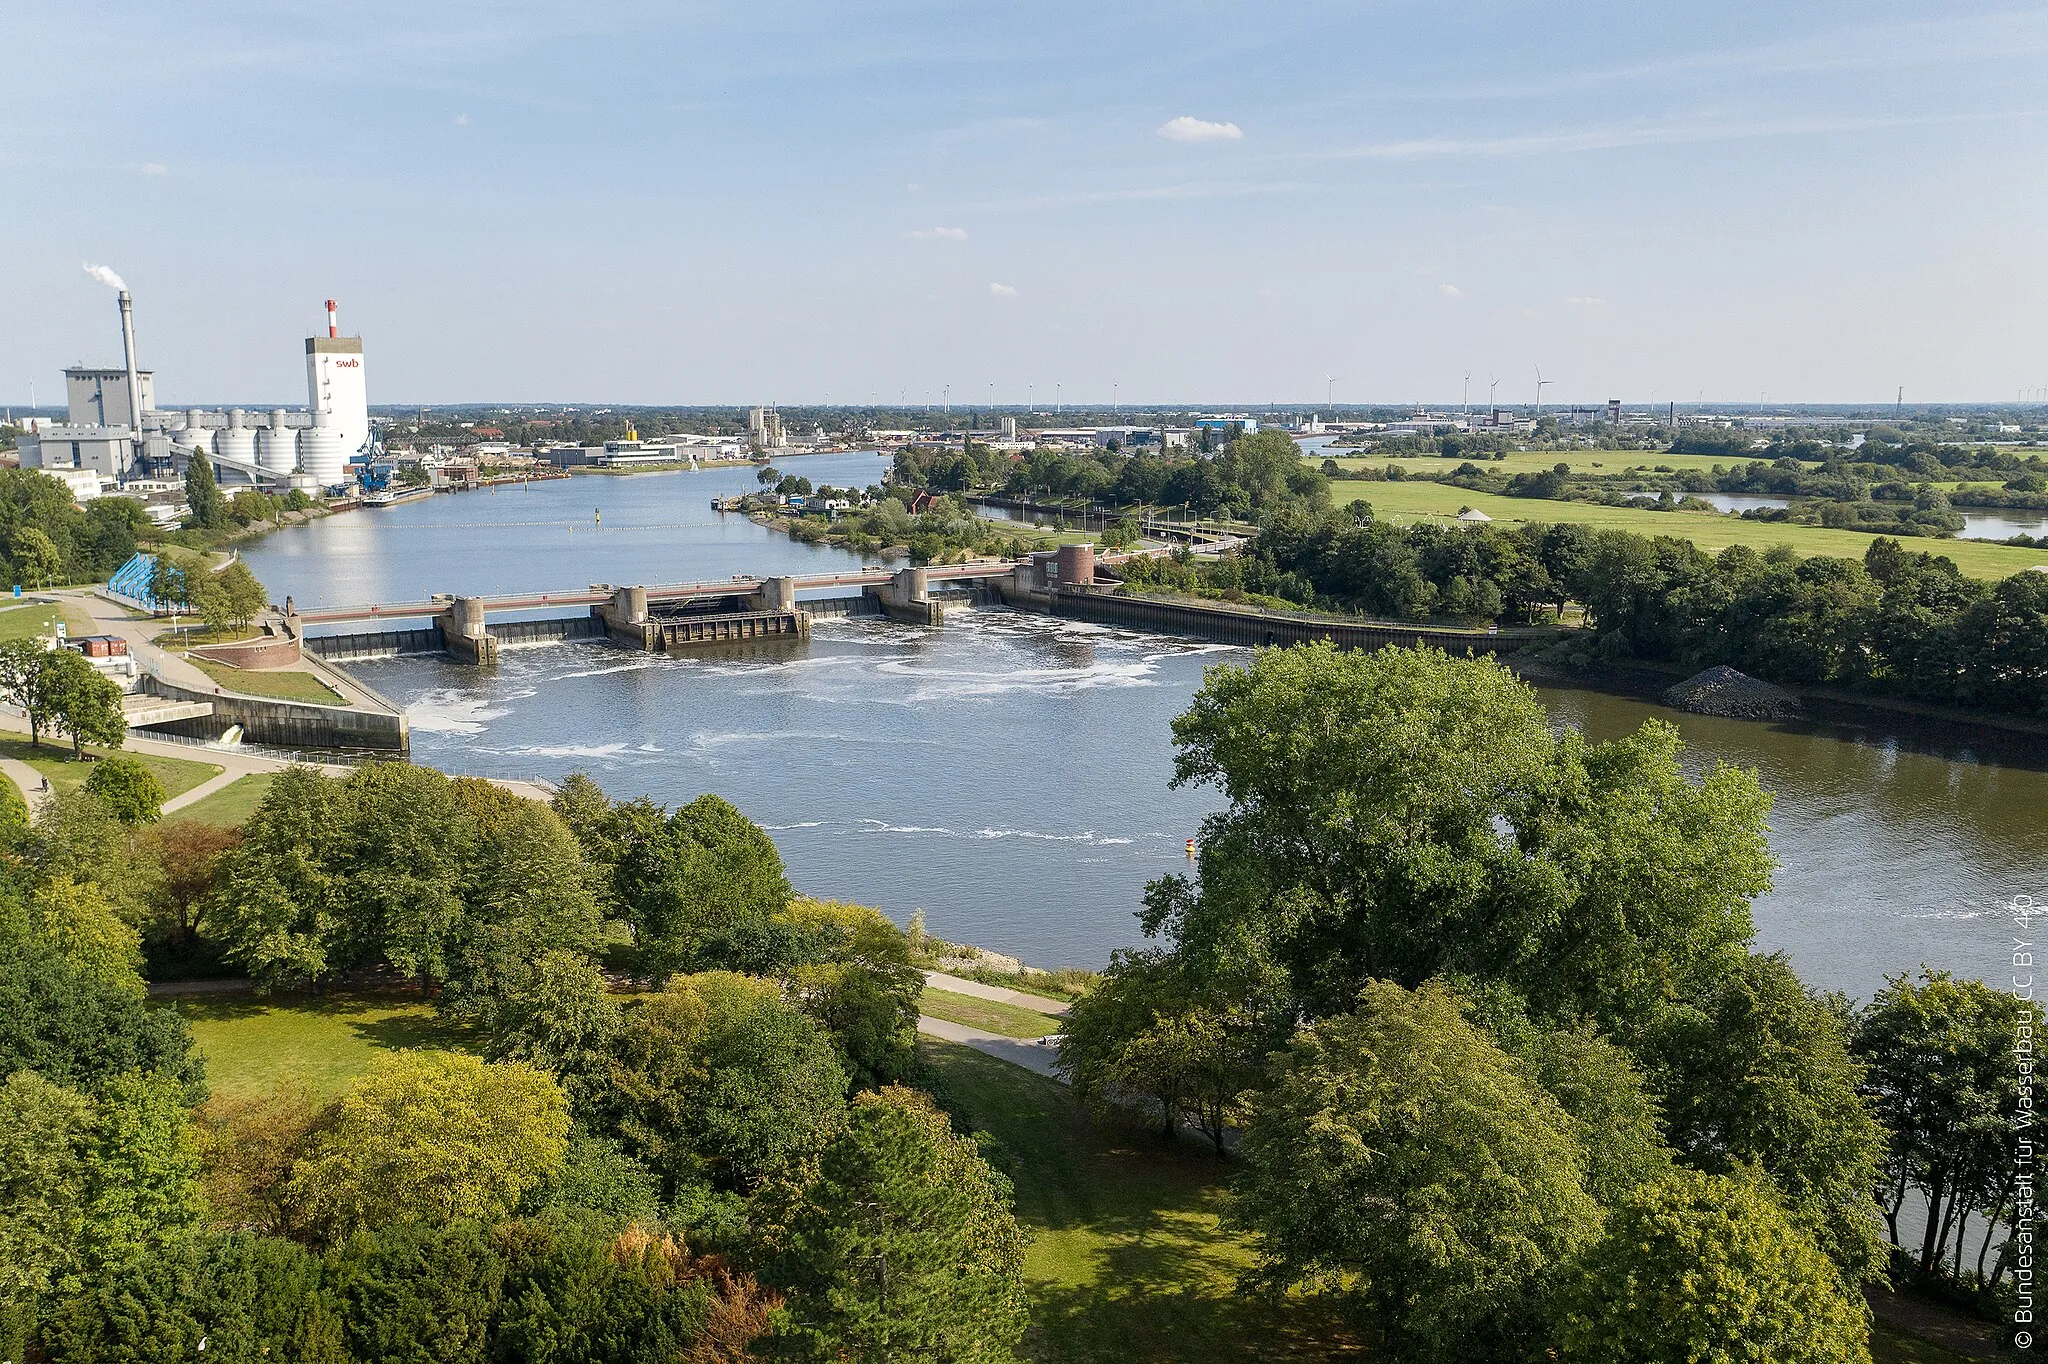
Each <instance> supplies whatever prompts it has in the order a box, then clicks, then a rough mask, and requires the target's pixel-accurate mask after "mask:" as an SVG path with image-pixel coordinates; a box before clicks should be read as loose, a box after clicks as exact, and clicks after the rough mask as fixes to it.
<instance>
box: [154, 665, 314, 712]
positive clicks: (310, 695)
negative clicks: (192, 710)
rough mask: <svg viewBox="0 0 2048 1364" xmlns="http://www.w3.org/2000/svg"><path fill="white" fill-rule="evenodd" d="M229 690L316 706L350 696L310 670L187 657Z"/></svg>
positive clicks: (200, 669)
mask: <svg viewBox="0 0 2048 1364" xmlns="http://www.w3.org/2000/svg"><path fill="white" fill-rule="evenodd" d="M185 661H186V662H187V663H190V664H191V665H192V666H193V667H195V668H197V669H199V671H201V672H203V673H205V674H206V675H207V676H208V677H210V678H212V679H213V680H214V681H216V682H218V683H220V684H221V685H222V686H223V687H226V688H227V689H228V690H229V691H238V692H240V693H242V694H243V695H244V696H274V697H276V698H277V699H278V700H280V701H304V702H306V703H307V704H309V705H314V706H345V705H347V704H348V698H346V697H344V696H343V695H342V694H341V693H340V692H338V691H336V690H335V689H334V688H332V687H330V686H328V685H327V684H326V683H325V682H322V681H321V680H320V679H319V678H317V677H315V676H313V674H311V673H302V672H298V671H296V670H294V669H290V668H282V669H277V670H274V671H273V670H264V671H261V672H257V671H253V670H251V669H248V668H236V667H231V666H229V665H228V664H226V663H216V662H214V661H213V660H212V659H209V658H192V657H189V656H188V657H187V658H186V660H185Z"/></svg>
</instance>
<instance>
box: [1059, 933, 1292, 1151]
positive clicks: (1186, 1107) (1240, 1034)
mask: <svg viewBox="0 0 2048 1364" xmlns="http://www.w3.org/2000/svg"><path fill="white" fill-rule="evenodd" d="M1276 1022H1277V1018H1276V1011H1275V1010H1274V1008H1273V1007H1272V1002H1271V1001H1270V1000H1267V999H1263V998H1260V997H1258V992H1257V991H1255V990H1254V989H1253V988H1250V987H1249V986H1248V985H1247V984H1246V983H1245V982H1244V981H1242V980H1241V979H1231V978H1219V977H1212V976H1207V975H1205V974H1204V973H1202V972H1200V971H1198V970H1196V969H1194V968H1192V967H1191V966H1190V965H1189V963H1188V962H1187V961H1186V960H1185V959H1184V958H1182V957H1180V956H1177V955H1174V954H1171V953H1167V952H1161V951H1156V950H1154V951H1146V952H1124V951H1119V952H1117V953H1115V954H1114V955H1113V956H1112V957H1111V958H1110V964H1109V969H1108V970H1107V971H1105V972H1103V974H1102V978H1101V980H1100V981H1098V982H1097V984H1096V986H1095V988H1094V989H1092V990H1090V991H1089V992H1088V993H1087V994H1086V995H1083V996H1082V997H1081V998H1080V999H1078V1000H1076V1001H1075V1002H1074V1003H1073V1004H1072V1005H1071V1006H1070V1007H1069V1009H1068V1011H1067V1015H1066V1018H1065V1021H1064V1024H1063V1026H1062V1028H1061V1031H1060V1052H1059V1062H1058V1065H1059V1070H1060V1073H1061V1074H1062V1075H1063V1076H1065V1077H1066V1080H1067V1083H1068V1084H1069V1085H1071V1086H1072V1087H1073V1091H1074V1093H1075V1095H1076V1096H1077V1097H1079V1098H1080V1099H1082V1100H1083V1101H1085V1102H1087V1103H1089V1104H1090V1105H1092V1106H1093V1107H1095V1108H1097V1109H1098V1110H1101V1109H1105V1108H1130V1107H1134V1106H1140V1107H1143V1108H1144V1109H1146V1110H1147V1111H1148V1112H1149V1113H1150V1115H1152V1116H1153V1117H1155V1118H1156V1119H1157V1120H1158V1122H1159V1124H1160V1129H1161V1134H1162V1135H1163V1136H1164V1137H1165V1138H1167V1139H1171V1138H1172V1137H1173V1135H1174V1133H1175V1131H1176V1130H1177V1129H1178V1128H1179V1126H1180V1124H1181V1123H1182V1122H1191V1123H1193V1124H1194V1125H1195V1126H1196V1127H1198V1128H1199V1129H1200V1130H1201V1131H1202V1132H1203V1133H1204V1134H1206V1135H1207V1136H1208V1138H1209V1140H1210V1141H1211V1142H1212V1143H1213V1144H1214V1146H1215V1148H1216V1152H1217V1154H1218V1155H1221V1154H1222V1153H1223V1149H1224V1140H1225V1137H1226V1136H1227V1134H1228V1132H1229V1130H1230V1128H1231V1127H1232V1126H1234V1125H1235V1124H1237V1123H1238V1122H1239V1121H1241V1119H1242V1117H1243V1108H1242V1098H1243V1096H1244V1094H1245V1093H1246V1091H1248V1090H1251V1089H1253V1088H1255V1087H1257V1086H1258V1085H1259V1084H1260V1083H1261V1082H1262V1081H1263V1079H1264V1061H1265V1057H1266V1053H1267V1052H1268V1051H1270V1050H1272V1049H1273V1048H1274V1047H1276V1046H1278V1045H1279V1044H1280V1043H1281V1042H1283V1041H1284V1040H1285V1036H1286V1033H1285V1029H1284V1028H1278V1029H1276Z"/></svg>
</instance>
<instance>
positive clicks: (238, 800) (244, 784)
mask: <svg viewBox="0 0 2048 1364" xmlns="http://www.w3.org/2000/svg"><path fill="white" fill-rule="evenodd" d="M276 780H277V773H275V772H252V773H250V774H249V775H248V776H246V777H243V778H241V779H240V780H239V781H233V782H229V783H228V784H227V785H226V786H224V787H222V788H221V789H220V790H218V791H216V792H214V793H213V794H212V795H210V796H208V797H206V798H205V799H204V800H198V801H194V802H193V803H192V804H190V805H187V806H185V807H184V808H183V809H181V810H174V811H172V812H171V814H170V815H169V816H168V818H171V819H196V820H198V821H199V822H200V823H201V824H230V825H240V824H241V823H242V822H243V821H245V820H247V819H248V818H249V816H250V815H253V814H255V813H256V807H257V806H258V805H261V804H262V803H263V798H264V797H265V796H267V795H269V794H270V784H271V783H272V782H274V781H276Z"/></svg>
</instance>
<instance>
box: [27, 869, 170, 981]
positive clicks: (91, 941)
mask: <svg viewBox="0 0 2048 1364" xmlns="http://www.w3.org/2000/svg"><path fill="white" fill-rule="evenodd" d="M28 912H29V920H30V922H31V923H32V924H33V925H34V926H35V931H36V932H37V933H38V934H39V935H40V936H41V937H42V939H43V941H44V942H47V943H48V944H49V945H50V946H51V947H53V948H55V949H56V950H57V951H58V952H59V953H61V954H62V955H63V957H64V959H65V960H66V961H67V962H69V963H71V965H72V966H73V967H74V968H76V969H77V971H78V973H79V974H80V975H82V976H84V977H86V978H87V979H89V980H92V981H94V982H96V983H98V984H101V985H104V986H107V987H108V988H110V989H115V990H121V991H124V992H126V993H130V994H134V995H136V996H138V997H139V996H141V995H142V994H143V984H142V975H141V968H142V939H141V936H140V935H139V934H137V933H136V931H135V930H134V929H133V928H130V927H129V926H128V925H127V924H125V923H123V922H122V921H121V919H120V916H119V915H117V914H115V913H114V907H113V906H112V905H110V904H108V903H107V897H106V896H104V895H102V894H100V891H99V888H98V887H97V886H95V885H93V884H91V883H90V882H84V883H81V882H77V881H73V880H72V879H71V878H70V877H69V876H66V875H64V874H63V873H61V872H60V873H58V874H57V875H55V876H52V877H51V878H50V879H49V880H47V881H45V882H44V883H43V884H42V885H40V886H38V887H36V889H35V891H34V892H33V893H32V894H31V895H30V896H29V905H28Z"/></svg>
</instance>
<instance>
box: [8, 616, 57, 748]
mask: <svg viewBox="0 0 2048 1364" xmlns="http://www.w3.org/2000/svg"><path fill="white" fill-rule="evenodd" d="M53 656H54V655H53V653H52V651H51V650H50V648H49V647H48V646H47V645H46V644H45V643H44V642H43V641H42V640H39V639H10V640H6V641H4V642H0V697H5V698H6V700H7V702H8V704H9V705H13V706H18V707H19V708H20V709H21V711H22V713H23V714H24V715H26V716H27V717H28V743H29V747H30V748H41V747H42V746H43V737H42V736H43V728H44V727H45V726H46V725H48V724H49V723H50V708H49V698H48V693H46V692H45V691H44V690H43V668H44V666H45V665H47V664H48V663H49V661H50V659H51V658H52V657H53Z"/></svg>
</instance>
